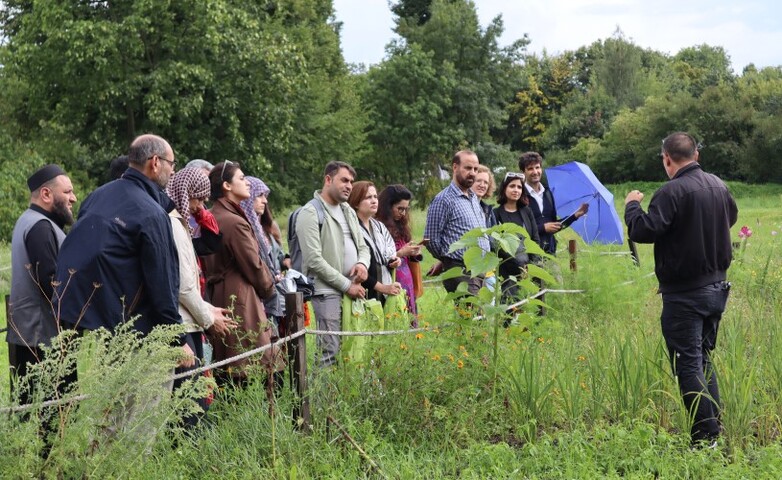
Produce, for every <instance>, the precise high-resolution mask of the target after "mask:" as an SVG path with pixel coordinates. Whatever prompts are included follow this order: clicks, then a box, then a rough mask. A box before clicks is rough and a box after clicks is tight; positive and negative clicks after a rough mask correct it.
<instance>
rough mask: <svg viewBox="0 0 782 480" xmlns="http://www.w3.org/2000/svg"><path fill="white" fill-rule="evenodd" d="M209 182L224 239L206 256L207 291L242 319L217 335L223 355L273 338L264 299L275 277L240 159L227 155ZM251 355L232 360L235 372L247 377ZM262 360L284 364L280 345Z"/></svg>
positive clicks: (268, 366)
mask: <svg viewBox="0 0 782 480" xmlns="http://www.w3.org/2000/svg"><path fill="white" fill-rule="evenodd" d="M209 183H210V184H211V199H212V201H213V202H214V204H213V206H212V209H211V210H210V211H211V212H212V214H213V215H214V217H215V219H216V220H217V224H218V225H219V227H220V231H221V232H222V234H223V242H222V245H221V246H220V249H219V250H217V252H215V253H214V255H210V256H208V257H206V271H207V291H208V293H209V298H210V299H211V301H212V304H213V305H215V306H217V307H226V308H228V309H232V310H233V315H234V318H235V319H236V321H237V322H238V323H239V328H238V329H236V330H235V331H234V332H233V333H231V334H230V335H227V336H226V337H225V338H224V339H223V338H220V339H215V342H214V356H215V360H217V361H219V360H223V359H225V358H229V357H232V356H234V355H237V354H239V353H242V352H244V351H247V350H250V349H253V348H256V347H260V346H263V345H268V344H269V343H270V339H271V333H272V330H271V328H270V327H271V324H270V323H269V321H268V320H267V318H266V313H265V312H264V309H263V302H262V299H265V298H267V297H269V296H271V294H272V292H273V291H274V281H273V278H272V274H271V272H270V271H269V269H268V268H267V267H266V265H265V264H264V263H263V262H262V261H261V259H260V256H259V255H258V240H257V239H256V238H255V233H254V232H253V229H252V227H251V226H250V224H249V222H248V221H247V217H245V215H244V212H242V209H241V207H240V206H239V203H240V202H241V201H242V200H244V199H246V198H249V197H250V186H249V185H248V183H247V181H246V180H245V179H244V173H242V170H241V169H240V168H239V165H238V164H237V163H234V162H230V161H227V160H226V161H225V162H222V163H219V164H217V165H215V167H214V168H213V169H212V171H211V172H210V173H209ZM252 358H253V357H251V359H252ZM255 358H257V357H255ZM251 359H250V360H247V359H246V360H241V361H239V362H236V363H233V364H231V365H229V366H228V368H227V371H228V373H229V376H230V377H231V378H232V379H234V380H237V381H240V382H244V381H246V379H247V370H246V368H245V367H246V365H247V364H248V363H249V362H251V361H252V360H251ZM260 363H261V364H262V365H263V367H264V368H265V370H267V371H276V370H278V369H280V368H281V367H282V361H281V360H280V355H279V349H272V350H267V351H266V352H264V353H263V356H262V357H261V361H260Z"/></svg>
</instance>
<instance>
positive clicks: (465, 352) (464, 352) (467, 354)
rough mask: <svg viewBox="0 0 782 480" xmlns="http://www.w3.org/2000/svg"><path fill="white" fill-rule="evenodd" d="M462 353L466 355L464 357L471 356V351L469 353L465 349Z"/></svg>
mask: <svg viewBox="0 0 782 480" xmlns="http://www.w3.org/2000/svg"><path fill="white" fill-rule="evenodd" d="M462 355H464V357H465V358H466V357H469V356H470V354H469V353H467V350H465V351H463V352H462Z"/></svg>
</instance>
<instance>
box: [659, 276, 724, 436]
mask: <svg viewBox="0 0 782 480" xmlns="http://www.w3.org/2000/svg"><path fill="white" fill-rule="evenodd" d="M729 291H730V284H728V283H726V282H717V283H713V284H711V285H706V286H705V287H701V288H697V289H695V290H690V291H686V292H676V293H663V294H662V297H663V311H662V315H661V318H660V321H661V324H662V331H663V337H664V338H665V344H666V345H667V347H668V354H669V355H670V360H671V365H672V367H673V371H674V373H675V374H676V376H677V377H678V380H679V390H680V391H681V394H682V397H683V399H684V406H685V407H686V408H687V411H688V412H689V413H690V415H693V416H694V422H693V425H692V431H691V432H690V434H691V436H692V440H693V441H697V440H703V439H710V438H714V437H717V436H718V435H719V433H720V425H719V416H720V393H719V388H718V387H717V375H716V372H715V371H714V368H713V366H712V364H711V359H710V355H711V351H712V350H714V347H715V345H716V343H717V330H718V329H719V325H720V319H721V318H722V312H723V311H725V304H726V303H727V301H728V293H729Z"/></svg>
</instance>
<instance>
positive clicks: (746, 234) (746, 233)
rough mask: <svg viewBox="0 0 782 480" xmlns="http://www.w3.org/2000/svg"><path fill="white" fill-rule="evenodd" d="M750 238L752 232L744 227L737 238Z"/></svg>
mask: <svg viewBox="0 0 782 480" xmlns="http://www.w3.org/2000/svg"><path fill="white" fill-rule="evenodd" d="M751 236H752V230H750V228H749V227H748V226H746V225H744V226H743V227H741V230H740V231H739V238H740V239H742V240H744V239H745V238H749V237H751Z"/></svg>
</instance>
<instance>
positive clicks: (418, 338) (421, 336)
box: [415, 333, 424, 340]
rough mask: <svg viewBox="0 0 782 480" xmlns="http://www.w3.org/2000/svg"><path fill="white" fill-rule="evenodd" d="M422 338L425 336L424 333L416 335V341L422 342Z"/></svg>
mask: <svg viewBox="0 0 782 480" xmlns="http://www.w3.org/2000/svg"><path fill="white" fill-rule="evenodd" d="M422 338H424V334H423V333H416V334H415V339H416V340H421V339H422Z"/></svg>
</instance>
